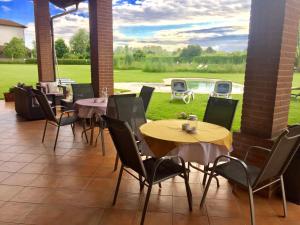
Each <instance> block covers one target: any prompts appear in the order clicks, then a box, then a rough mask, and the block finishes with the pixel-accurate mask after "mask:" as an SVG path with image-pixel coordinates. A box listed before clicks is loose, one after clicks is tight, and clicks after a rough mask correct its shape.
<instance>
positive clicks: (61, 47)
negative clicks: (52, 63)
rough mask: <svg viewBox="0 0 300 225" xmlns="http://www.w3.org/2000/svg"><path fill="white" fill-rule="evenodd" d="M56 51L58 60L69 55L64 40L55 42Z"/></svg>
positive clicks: (60, 39)
mask: <svg viewBox="0 0 300 225" xmlns="http://www.w3.org/2000/svg"><path fill="white" fill-rule="evenodd" d="M55 51H56V56H57V58H63V57H64V56H65V55H66V54H68V53H69V48H68V46H67V45H66V43H65V41H64V39H62V38H59V39H57V40H56V41H55Z"/></svg>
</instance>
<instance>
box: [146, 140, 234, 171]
mask: <svg viewBox="0 0 300 225" xmlns="http://www.w3.org/2000/svg"><path fill="white" fill-rule="evenodd" d="M142 145H143V147H142V154H143V155H146V156H152V157H154V154H153V153H152V151H151V149H150V148H149V147H148V145H147V143H146V142H145V141H142ZM232 150H233V149H232V148H231V150H230V151H228V150H227V149H226V148H225V147H224V146H220V145H215V144H210V143H203V142H202V143H196V144H184V145H179V146H178V147H176V148H174V149H173V150H172V151H171V152H170V153H169V154H168V155H178V156H180V157H182V158H183V160H184V161H185V162H195V163H199V164H201V165H204V166H206V165H208V164H209V163H213V162H214V161H215V159H216V158H217V157H219V156H221V155H229V153H230V152H231V151H232Z"/></svg>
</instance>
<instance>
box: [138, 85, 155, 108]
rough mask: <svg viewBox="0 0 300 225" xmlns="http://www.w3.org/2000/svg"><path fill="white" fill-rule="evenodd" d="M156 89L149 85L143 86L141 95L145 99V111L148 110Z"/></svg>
mask: <svg viewBox="0 0 300 225" xmlns="http://www.w3.org/2000/svg"><path fill="white" fill-rule="evenodd" d="M154 89H155V88H153V87H148V86H143V87H142V89H141V92H140V95H139V97H140V98H142V99H143V104H144V110H145V112H147V109H148V106H149V103H150V100H151V97H152V94H153V91H154Z"/></svg>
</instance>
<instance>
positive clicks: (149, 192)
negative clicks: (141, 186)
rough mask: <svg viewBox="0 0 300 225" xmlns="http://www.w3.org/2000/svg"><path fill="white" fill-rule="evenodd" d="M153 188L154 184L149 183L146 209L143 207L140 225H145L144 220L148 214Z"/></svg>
mask: <svg viewBox="0 0 300 225" xmlns="http://www.w3.org/2000/svg"><path fill="white" fill-rule="evenodd" d="M151 189H152V184H149V187H148V191H147V195H146V199H145V203H144V209H143V213H142V219H141V223H140V225H143V224H144V221H145V216H146V212H147V208H148V203H149V198H150V194H151Z"/></svg>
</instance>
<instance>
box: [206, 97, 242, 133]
mask: <svg viewBox="0 0 300 225" xmlns="http://www.w3.org/2000/svg"><path fill="white" fill-rule="evenodd" d="M237 104H238V100H234V99H226V98H216V97H210V98H209V99H208V102H207V106H206V110H205V113H204V117H203V121H204V122H208V123H213V124H216V125H219V126H222V127H225V128H226V129H228V130H231V127H232V122H233V119H234V114H235V111H236V107H237Z"/></svg>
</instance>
